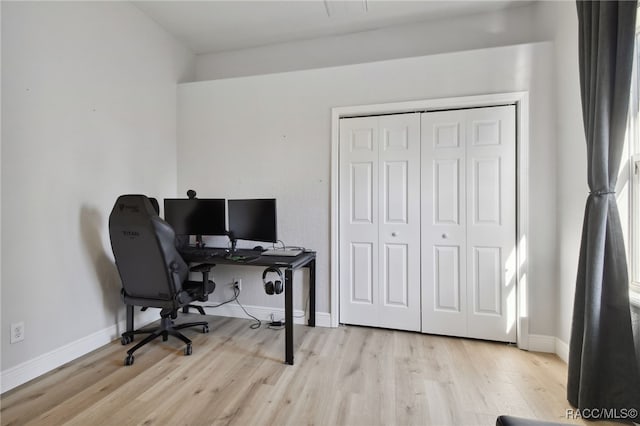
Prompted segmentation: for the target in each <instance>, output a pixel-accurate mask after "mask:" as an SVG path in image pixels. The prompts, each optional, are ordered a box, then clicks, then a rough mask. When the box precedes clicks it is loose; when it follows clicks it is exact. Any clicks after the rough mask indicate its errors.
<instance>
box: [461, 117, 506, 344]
mask: <svg viewBox="0 0 640 426" xmlns="http://www.w3.org/2000/svg"><path fill="white" fill-rule="evenodd" d="M466 126H467V132H466V133H467V206H468V207H467V210H468V216H467V300H468V301H469V309H468V314H469V317H468V321H467V324H468V335H469V336H470V337H474V338H479V339H487V340H498V341H507V342H515V340H516V286H515V259H516V252H515V243H516V207H515V206H516V167H515V164H516V149H515V147H516V136H515V135H516V127H515V107H514V106H503V107H493V108H479V109H470V110H467V113H466Z"/></svg>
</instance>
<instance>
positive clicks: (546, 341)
mask: <svg viewBox="0 0 640 426" xmlns="http://www.w3.org/2000/svg"><path fill="white" fill-rule="evenodd" d="M529 350H530V351H534V352H549V353H555V352H556V338H555V337H554V336H545V335H542V334H529Z"/></svg>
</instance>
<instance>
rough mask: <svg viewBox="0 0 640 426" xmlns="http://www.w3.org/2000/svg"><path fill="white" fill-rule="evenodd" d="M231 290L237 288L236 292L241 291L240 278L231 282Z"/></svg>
mask: <svg viewBox="0 0 640 426" xmlns="http://www.w3.org/2000/svg"><path fill="white" fill-rule="evenodd" d="M233 288H237V289H238V291H242V280H241V279H240V278H236V279H234V280H233Z"/></svg>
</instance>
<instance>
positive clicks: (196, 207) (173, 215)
mask: <svg viewBox="0 0 640 426" xmlns="http://www.w3.org/2000/svg"><path fill="white" fill-rule="evenodd" d="M164 219H165V220H166V221H167V222H168V223H169V225H171V227H173V230H174V232H175V233H176V235H226V224H225V221H226V209H225V200H224V198H193V199H187V198H180V199H177V198H165V200H164Z"/></svg>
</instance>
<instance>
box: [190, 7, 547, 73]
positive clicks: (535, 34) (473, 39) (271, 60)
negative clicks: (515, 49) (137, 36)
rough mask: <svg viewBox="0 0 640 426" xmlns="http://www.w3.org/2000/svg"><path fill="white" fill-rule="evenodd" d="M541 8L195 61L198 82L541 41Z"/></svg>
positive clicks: (379, 30) (320, 39)
mask: <svg viewBox="0 0 640 426" xmlns="http://www.w3.org/2000/svg"><path fill="white" fill-rule="evenodd" d="M536 14H537V5H536V4H528V5H525V6H520V7H513V8H509V9H506V10H500V11H494V12H490V13H481V14H475V15H469V16H463V17H456V18H450V19H439V20H437V21H427V22H420V23H415V24H410V25H401V26H394V27H388V28H382V29H378V30H374V31H363V32H359V33H355V34H348V35H341V36H335V37H323V38H319V39H312V40H302V41H296V42H290V43H281V44H275V45H267V46H261V47H256V48H251V49H242V50H235V51H229V52H220V53H213V54H203V55H198V56H197V62H196V67H197V68H196V79H197V80H198V81H203V80H215V79H219V78H227V77H239V76H248V75H258V74H268V73H274V72H282V71H293V70H302V69H313V68H321V67H330V66H337V65H348V64H357V63H364V62H373V61H381V60H386V59H396V58H406V57H411V56H425V55H432V54H436V53H447V52H456V51H462V50H472V49H481V48H488V47H496V46H505V45H511V44H519V43H526V42H532V41H542V40H544V39H543V38H541V37H539V31H538V28H537V27H538V26H539V25H540V23H539V22H537V21H536V20H535V19H534V18H535V17H536Z"/></svg>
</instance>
